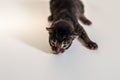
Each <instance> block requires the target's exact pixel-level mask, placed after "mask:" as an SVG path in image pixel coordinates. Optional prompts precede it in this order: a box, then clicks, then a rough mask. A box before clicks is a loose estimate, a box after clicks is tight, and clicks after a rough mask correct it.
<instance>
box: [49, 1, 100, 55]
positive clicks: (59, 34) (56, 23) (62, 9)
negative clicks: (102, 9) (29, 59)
mask: <svg viewBox="0 0 120 80" xmlns="http://www.w3.org/2000/svg"><path fill="white" fill-rule="evenodd" d="M50 11H51V16H49V18H48V20H49V21H52V22H53V23H52V25H51V27H50V28H47V30H48V31H49V33H50V35H49V36H50V38H49V43H50V45H51V43H52V42H53V43H55V44H54V45H51V47H52V50H53V51H55V53H60V52H64V51H65V50H66V49H68V48H69V47H70V45H71V44H72V41H73V40H74V38H75V36H76V35H78V36H79V38H81V39H83V41H84V42H85V43H86V46H87V47H88V48H90V49H96V48H97V47H98V46H97V44H96V43H94V42H92V41H91V40H90V39H89V37H88V36H87V34H86V32H85V30H84V29H83V27H82V26H81V25H80V24H79V23H78V19H80V20H81V21H82V22H83V23H84V24H86V25H90V24H91V21H89V20H88V19H87V18H86V17H85V16H84V5H83V3H82V2H81V1H80V0H51V1H50ZM64 39H67V40H66V42H67V41H69V42H70V43H69V44H68V46H67V47H66V48H63V47H61V46H63V45H64V43H63V42H65V40H64ZM58 45H59V46H58Z"/></svg>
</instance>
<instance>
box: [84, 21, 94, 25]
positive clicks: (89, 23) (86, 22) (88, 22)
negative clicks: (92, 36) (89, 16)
mask: <svg viewBox="0 0 120 80" xmlns="http://www.w3.org/2000/svg"><path fill="white" fill-rule="evenodd" d="M83 23H84V24H85V25H92V22H91V21H90V20H85V21H84V22H83Z"/></svg>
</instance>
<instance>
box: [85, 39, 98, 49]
mask: <svg viewBox="0 0 120 80" xmlns="http://www.w3.org/2000/svg"><path fill="white" fill-rule="evenodd" d="M87 47H88V48H89V49H91V50H95V49H98V45H97V44H96V43H95V42H92V41H91V42H88V43H87Z"/></svg>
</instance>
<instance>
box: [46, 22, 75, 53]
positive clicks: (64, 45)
mask: <svg viewBox="0 0 120 80" xmlns="http://www.w3.org/2000/svg"><path fill="white" fill-rule="evenodd" d="M46 29H47V30H48V31H49V44H50V46H51V48H52V50H53V51H54V53H56V54H57V53H63V52H64V51H65V50H66V49H68V48H69V47H70V46H71V44H72V41H73V40H74V39H75V38H76V37H77V34H76V33H75V32H74V29H73V28H72V25H71V24H69V23H68V22H65V21H57V22H55V23H53V24H52V26H51V28H46Z"/></svg>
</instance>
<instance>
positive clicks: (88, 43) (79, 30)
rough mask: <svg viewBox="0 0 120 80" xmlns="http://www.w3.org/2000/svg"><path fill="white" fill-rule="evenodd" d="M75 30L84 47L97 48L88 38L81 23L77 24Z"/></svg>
mask: <svg viewBox="0 0 120 80" xmlns="http://www.w3.org/2000/svg"><path fill="white" fill-rule="evenodd" d="M76 32H77V33H78V35H79V38H81V39H82V40H83V41H84V43H85V45H86V47H88V48H89V49H92V50H95V49H97V48H98V45H97V44H96V43H95V42H93V41H91V40H90V38H89V37H88V35H87V33H86V31H85V30H84V29H83V27H82V26H81V25H79V24H78V25H77V27H76Z"/></svg>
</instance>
